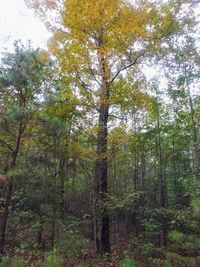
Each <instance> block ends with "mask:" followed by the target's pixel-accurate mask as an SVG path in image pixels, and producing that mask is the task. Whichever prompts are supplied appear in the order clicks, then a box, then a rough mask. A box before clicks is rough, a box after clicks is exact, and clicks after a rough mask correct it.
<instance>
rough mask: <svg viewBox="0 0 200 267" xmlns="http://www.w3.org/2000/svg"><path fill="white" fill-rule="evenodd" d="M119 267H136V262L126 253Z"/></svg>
mask: <svg viewBox="0 0 200 267" xmlns="http://www.w3.org/2000/svg"><path fill="white" fill-rule="evenodd" d="M119 267H136V264H135V262H134V260H133V259H132V258H131V257H130V256H129V255H128V254H126V253H125V256H124V258H123V259H122V260H121V261H120V264H119Z"/></svg>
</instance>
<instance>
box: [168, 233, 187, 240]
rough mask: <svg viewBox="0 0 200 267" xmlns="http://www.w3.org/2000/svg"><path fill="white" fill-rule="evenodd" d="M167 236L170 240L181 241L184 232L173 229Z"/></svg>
mask: <svg viewBox="0 0 200 267" xmlns="http://www.w3.org/2000/svg"><path fill="white" fill-rule="evenodd" d="M168 237H169V239H170V240H171V241H172V242H181V241H182V240H183V238H184V234H183V233H181V232H179V231H175V230H174V231H171V232H169V236H168Z"/></svg>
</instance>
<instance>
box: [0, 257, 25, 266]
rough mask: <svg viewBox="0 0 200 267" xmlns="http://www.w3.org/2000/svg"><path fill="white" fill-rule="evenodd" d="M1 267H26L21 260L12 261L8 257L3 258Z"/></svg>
mask: <svg viewBox="0 0 200 267" xmlns="http://www.w3.org/2000/svg"><path fill="white" fill-rule="evenodd" d="M0 267H25V264H24V263H23V261H22V260H21V259H17V258H16V259H12V260H10V259H9V258H8V257H3V259H2V262H1V263H0Z"/></svg>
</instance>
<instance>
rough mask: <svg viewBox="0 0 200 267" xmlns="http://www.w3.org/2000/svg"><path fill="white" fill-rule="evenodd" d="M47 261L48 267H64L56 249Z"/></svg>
mask: <svg viewBox="0 0 200 267" xmlns="http://www.w3.org/2000/svg"><path fill="white" fill-rule="evenodd" d="M46 261H47V267H63V264H62V262H61V259H60V257H59V255H58V252H57V251H56V250H55V249H54V250H53V251H51V252H50V253H49V255H48V256H47V258H46Z"/></svg>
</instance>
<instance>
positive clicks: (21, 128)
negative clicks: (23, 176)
mask: <svg viewBox="0 0 200 267" xmlns="http://www.w3.org/2000/svg"><path fill="white" fill-rule="evenodd" d="M41 55H42V54H41V52H40V51H39V50H34V49H33V48H31V46H30V45H28V47H25V46H23V45H22V44H21V43H20V42H16V43H15V51H14V52H13V53H8V54H6V55H4V57H3V59H2V64H1V66H0V92H1V97H2V98H1V113H2V114H1V124H0V125H1V130H0V134H1V135H0V145H1V146H3V147H4V149H5V150H7V151H6V154H7V160H6V162H5V166H4V172H5V175H6V179H7V190H6V196H5V207H4V210H3V214H2V224H1V229H0V231H1V232H0V253H3V250H4V245H5V234H6V227H7V221H8V215H9V206H10V204H11V198H12V192H13V186H14V171H15V168H16V165H17V159H18V156H19V153H20V151H21V146H22V143H23V142H24V138H25V132H26V129H27V127H28V124H29V122H30V121H31V118H32V116H33V114H34V112H35V111H36V109H37V107H36V103H37V101H38V97H40V92H41V85H42V83H43V80H44V77H43V74H44V67H45V64H46V59H45V61H43V59H44V58H43V57H41ZM42 58H43V59H42Z"/></svg>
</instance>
